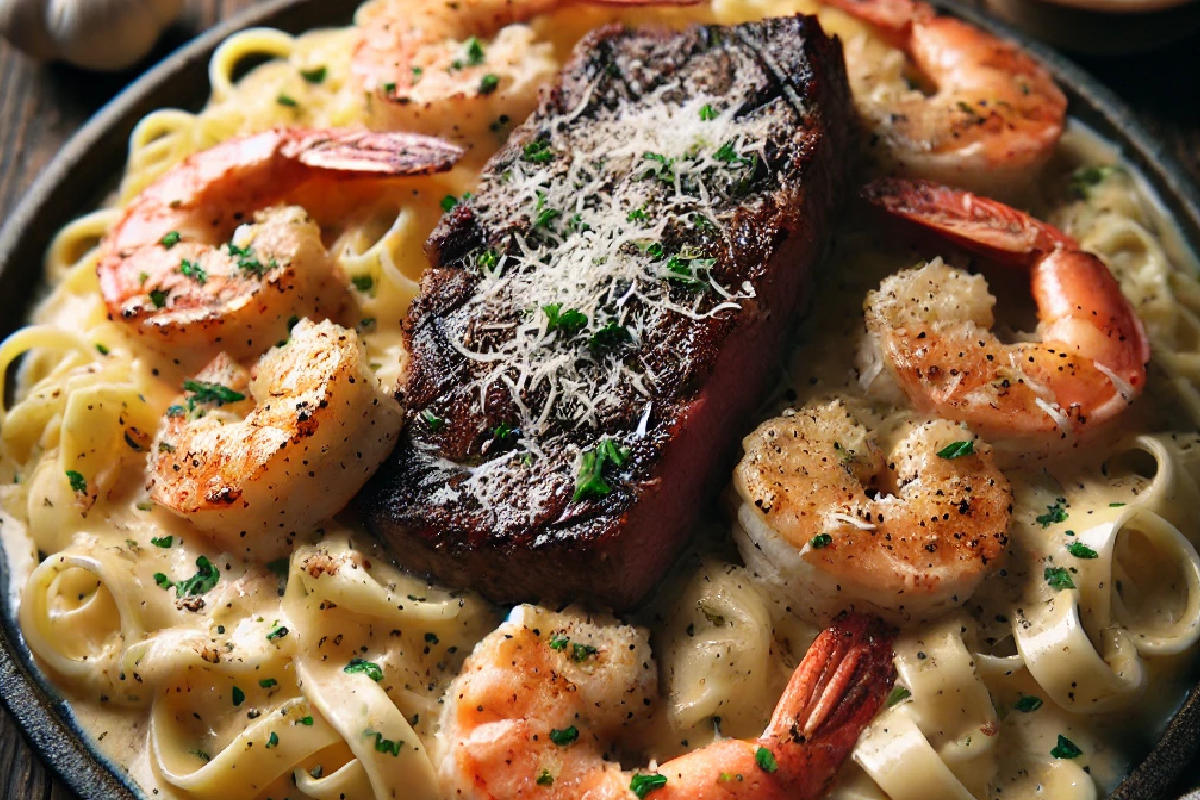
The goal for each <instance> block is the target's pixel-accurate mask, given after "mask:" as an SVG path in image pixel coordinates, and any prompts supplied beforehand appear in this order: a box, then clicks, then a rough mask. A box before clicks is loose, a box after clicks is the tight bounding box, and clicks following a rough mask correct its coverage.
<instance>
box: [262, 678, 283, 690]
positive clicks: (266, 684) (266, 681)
mask: <svg viewBox="0 0 1200 800" xmlns="http://www.w3.org/2000/svg"><path fill="white" fill-rule="evenodd" d="M278 684H279V681H277V680H275V679H274V678H263V679H262V680H260V681H259V682H258V685H259V686H261V687H262V688H264V689H270V688H271V687H272V686H276V685H278Z"/></svg>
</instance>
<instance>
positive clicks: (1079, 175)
mask: <svg viewBox="0 0 1200 800" xmlns="http://www.w3.org/2000/svg"><path fill="white" fill-rule="evenodd" d="M1117 170H1118V167H1114V166H1099V167H1080V168H1079V169H1077V170H1075V171H1074V172H1072V173H1071V178H1070V180H1069V181H1068V183H1067V188H1068V189H1069V190H1070V191H1071V194H1072V195H1074V196H1075V197H1077V198H1079V199H1081V200H1086V199H1087V198H1088V195H1089V194H1090V193H1091V190H1092V189H1094V188H1096V187H1097V186H1099V185H1100V184H1102V183H1104V182H1105V181H1106V180H1108V179H1109V178H1110V177H1112V175H1113V173H1115V172H1116V171H1117Z"/></svg>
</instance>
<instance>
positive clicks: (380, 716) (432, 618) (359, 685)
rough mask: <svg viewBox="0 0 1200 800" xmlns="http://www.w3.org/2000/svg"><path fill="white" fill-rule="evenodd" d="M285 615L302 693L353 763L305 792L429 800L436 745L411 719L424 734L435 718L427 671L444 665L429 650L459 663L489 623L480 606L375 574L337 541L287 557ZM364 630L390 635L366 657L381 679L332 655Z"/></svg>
mask: <svg viewBox="0 0 1200 800" xmlns="http://www.w3.org/2000/svg"><path fill="white" fill-rule="evenodd" d="M283 611H284V615H285V616H286V619H287V624H288V627H289V628H290V629H291V631H292V632H293V633H294V634H295V637H296V641H295V643H294V647H295V656H294V657H295V665H296V670H297V675H298V677H299V684H300V687H301V691H302V692H303V694H304V696H305V697H306V698H307V699H308V701H309V702H310V703H312V705H313V707H314V708H316V709H317V710H318V711H320V713H321V714H322V715H323V716H324V717H325V718H326V719H327V720H328V721H329V723H330V724H331V725H332V726H333V727H334V728H335V729H336V730H337V731H338V733H339V734H340V736H341V738H342V739H343V740H344V742H345V744H346V745H347V746H348V747H349V748H350V750H351V752H352V753H353V754H354V760H353V761H351V762H349V763H348V764H346V765H344V766H343V767H341V768H340V769H339V770H338V771H337V773H332V774H331V775H330V776H329V777H328V778H321V779H316V778H312V776H309V779H308V785H311V786H312V787H313V789H314V791H319V792H320V793H321V794H322V796H324V795H327V794H329V793H330V792H331V791H332V789H331V787H334V786H341V785H343V784H345V785H351V784H356V783H358V784H361V783H362V781H363V780H365V781H366V782H367V783H369V785H370V787H371V791H372V792H373V793H374V796H376V797H392V796H404V797H412V798H414V800H420V799H421V798H429V800H436V799H437V798H438V797H439V794H438V786H437V778H436V774H435V770H434V767H433V761H432V759H431V757H430V748H431V746H432V742H433V739H432V736H428V735H427V736H425V737H422V736H421V735H420V734H419V733H418V731H417V730H416V728H415V726H414V723H412V722H410V719H414V720H415V719H419V718H424V719H425V720H426V725H427V726H428V725H429V724H431V722H432V720H433V719H434V718H435V717H436V715H437V712H438V710H439V709H438V702H437V701H438V698H440V696H441V695H440V692H439V691H437V689H438V687H439V686H441V685H442V684H441V683H440V682H437V681H435V682H434V683H433V684H430V683H429V680H430V679H429V675H430V674H431V673H432V672H434V671H435V670H434V669H433V664H432V662H433V661H435V660H441V659H444V658H445V656H444V655H438V654H436V653H434V652H433V651H432V648H431V646H430V645H431V644H436V645H437V646H439V647H446V648H449V649H450V652H461V654H462V656H465V655H466V653H467V652H468V651H469V650H470V647H471V646H473V645H474V642H475V641H477V640H478V638H480V637H482V636H483V634H484V633H486V631H487V630H488V629H490V627H491V622H492V620H491V615H490V614H488V613H487V612H485V611H484V608H483V606H482V604H481V603H480V601H479V600H477V599H476V598H474V597H472V596H469V595H468V596H459V595H456V594H454V593H450V592H445V591H442V590H439V589H436V588H433V587H430V586H428V585H426V584H425V583H423V582H422V581H420V580H418V579H416V578H414V577H412V576H409V575H405V574H402V573H399V572H398V571H394V570H389V569H382V568H375V567H373V566H372V564H371V560H370V559H369V558H367V557H365V556H364V555H363V554H362V553H361V552H359V551H358V550H356V549H354V547H352V546H351V544H350V542H349V541H348V539H346V538H345V536H344V535H342V534H335V535H332V536H330V537H329V538H327V539H326V540H325V541H324V542H322V543H321V544H319V545H312V546H306V547H301V548H298V549H297V550H296V552H295V553H293V555H292V559H291V566H290V571H289V577H288V585H287V589H286V592H285V595H284V600H283ZM369 625H381V626H385V628H390V629H391V630H392V632H393V635H392V636H390V637H389V639H388V648H387V649H386V650H385V651H384V652H381V653H379V654H369V658H370V659H371V663H372V665H373V666H374V667H375V668H376V669H378V670H379V675H378V676H376V677H377V678H378V680H375V679H372V677H370V676H367V675H363V674H359V673H356V672H354V671H352V670H348V669H347V667H348V666H349V664H350V662H351V661H352V660H354V659H356V658H359V659H360V660H361V658H363V657H364V656H362V654H361V653H359V652H356V651H353V650H349V651H340V652H339V651H337V650H336V649H335V648H336V647H337V646H338V644H339V643H340V642H341V641H342V639H343V637H344V636H346V635H348V634H352V633H353V631H355V629H356V628H362V627H363V626H369ZM457 642H462V645H461V646H460V645H459V644H456V643H457ZM414 652H415V653H420V654H422V655H421V656H420V657H414V655H413V653H414ZM422 659H424V660H426V661H428V662H429V663H428V664H425V663H422ZM347 698H353V699H352V700H351V701H349V702H348V701H347ZM335 775H336V780H335V777H334V776H335ZM326 781H334V783H332V784H327V783H326ZM299 782H300V779H299V778H298V779H297V785H299ZM401 787H403V790H402V791H401Z"/></svg>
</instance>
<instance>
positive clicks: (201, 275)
mask: <svg viewBox="0 0 1200 800" xmlns="http://www.w3.org/2000/svg"><path fill="white" fill-rule="evenodd" d="M179 272H180V274H181V275H183V276H184V277H187V278H191V279H192V280H194V281H195V282H196V283H198V284H200V285H201V286H203V285H204V284H206V283H208V272H207V271H205V269H204V267H202V266H200V263H199V262H198V261H188V260H187V259H186V258H185V259H182V260H181V261H180V262H179Z"/></svg>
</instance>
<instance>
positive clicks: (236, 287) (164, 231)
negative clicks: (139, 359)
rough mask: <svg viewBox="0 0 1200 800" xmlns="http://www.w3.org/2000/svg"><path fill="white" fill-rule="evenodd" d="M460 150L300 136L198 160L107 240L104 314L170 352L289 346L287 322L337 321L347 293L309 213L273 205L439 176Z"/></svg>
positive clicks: (395, 136)
mask: <svg viewBox="0 0 1200 800" xmlns="http://www.w3.org/2000/svg"><path fill="white" fill-rule="evenodd" d="M461 154H462V151H461V150H460V149H459V148H457V147H455V146H454V145H451V144H448V143H446V142H442V141H439V140H436V139H430V138H428V137H424V136H417V135H414V134H406V133H386V134H385V133H364V132H354V131H341V130H328V131H316V130H304V129H299V128H279V129H275V130H270V131H266V132H264V133H260V134H256V135H253V136H247V137H241V138H234V139H228V140H226V141H223V142H221V143H220V144H218V145H216V146H215V147H213V148H210V149H208V150H204V151H202V152H199V153H196V154H194V155H192V156H191V157H189V158H187V159H185V160H184V161H183V162H182V163H180V164H179V165H177V166H175V167H174V168H172V169H170V170H168V171H167V172H166V173H165V174H164V175H163V176H162V177H161V178H159V179H158V180H157V181H156V182H155V183H154V184H152V185H151V186H149V187H148V188H147V189H145V190H144V191H142V192H141V194H139V195H138V196H137V197H136V198H135V199H134V200H133V201H132V202H131V203H130V204H129V206H128V207H127V208H126V209H125V212H124V214H123V215H122V217H121V219H120V220H119V221H118V222H117V224H116V226H115V227H114V228H113V229H112V230H111V231H110V232H109V234H108V236H107V238H106V239H105V241H104V243H103V245H102V251H101V255H100V260H99V262H98V264H97V267H96V271H97V273H98V275H99V278H100V292H101V294H102V295H103V297H104V302H105V304H106V306H107V308H108V316H109V318H110V319H117V320H121V321H122V322H124V323H126V324H127V325H128V326H129V327H130V328H131V329H132V330H134V331H136V332H137V333H138V334H139V335H140V336H141V337H143V340H144V341H145V342H146V343H147V344H149V345H150V346H152V347H153V348H155V349H158V350H160V351H163V352H166V353H169V354H174V355H177V354H179V353H181V352H199V353H202V354H203V355H204V356H205V357H212V355H214V354H215V352H216V351H218V350H224V351H226V352H229V353H230V354H232V355H233V356H234V357H237V358H242V357H256V356H258V355H261V354H262V353H263V352H264V351H265V350H266V349H267V348H268V347H270V346H271V345H272V344H274V343H275V342H277V341H279V340H280V339H283V338H286V336H287V321H288V319H289V318H291V317H293V316H312V317H316V318H322V317H328V316H333V315H334V313H335V312H336V310H337V307H338V305H339V303H340V302H341V301H342V300H343V299H344V294H345V287H344V281H342V280H341V276H340V274H339V270H338V267H337V265H336V263H335V262H334V260H333V258H332V257H331V256H330V255H329V254H328V253H327V252H326V250H325V247H324V245H323V244H322V243H321V231H320V229H319V228H318V227H317V226H316V224H314V223H313V222H312V221H310V220H309V218H308V215H307V213H306V212H304V211H303V209H300V208H297V207H294V206H288V207H271V206H274V205H275V204H281V203H287V202H289V200H290V199H292V198H293V197H297V196H300V192H301V191H302V190H305V189H308V190H312V189H313V188H314V187H316V188H318V189H321V190H323V191H322V193H323V194H326V195H329V194H335V192H334V189H336V188H337V187H336V186H335V185H334V184H335V183H342V182H346V181H351V180H352V181H355V183H356V185H359V186H361V185H362V184H363V179H364V178H372V177H374V178H382V177H391V176H400V175H421V174H427V173H431V172H436V171H441V170H446V169H449V168H450V167H451V166H452V165H453V164H454V163H455V162H456V161H457V160H458V158H459V156H460V155H461ZM311 193H312V192H311V191H310V194H311ZM354 197H355V195H353V194H352V195H351V197H350V198H348V199H350V200H351V201H353V199H354ZM255 212H257V213H255ZM251 219H253V224H243V223H249V222H250V220H251ZM239 226H240V227H239ZM231 237H232V239H231ZM222 245H224V246H222Z"/></svg>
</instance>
